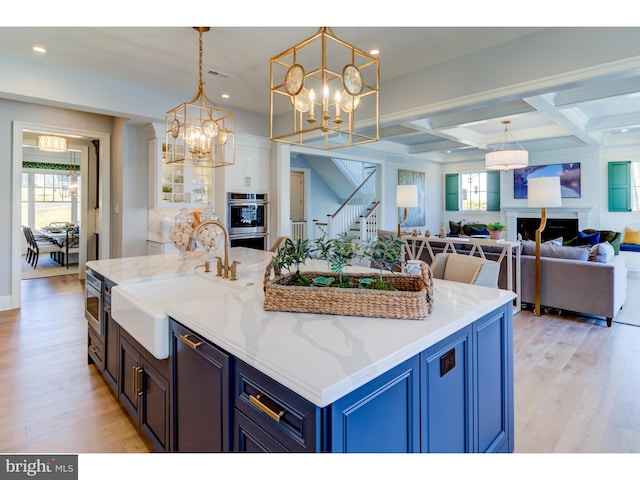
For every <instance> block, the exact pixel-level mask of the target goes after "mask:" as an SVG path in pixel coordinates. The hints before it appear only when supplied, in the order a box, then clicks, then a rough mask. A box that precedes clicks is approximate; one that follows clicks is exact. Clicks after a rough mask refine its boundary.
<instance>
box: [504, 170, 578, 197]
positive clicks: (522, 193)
mask: <svg viewBox="0 0 640 480" xmlns="http://www.w3.org/2000/svg"><path fill="white" fill-rule="evenodd" d="M536 177H560V190H561V193H562V198H580V196H581V192H580V163H558V164H554V165H535V166H530V167H525V168H519V169H516V170H514V171H513V198H527V197H528V185H529V179H530V178H536Z"/></svg>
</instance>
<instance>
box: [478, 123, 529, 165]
mask: <svg viewBox="0 0 640 480" xmlns="http://www.w3.org/2000/svg"><path fill="white" fill-rule="evenodd" d="M510 123H511V122H510V121H509V120H503V121H502V124H503V125H504V132H502V136H501V137H500V145H499V147H496V149H495V150H494V151H493V152H489V153H487V155H486V156H485V168H486V169H487V170H504V171H507V170H515V169H517V168H524V167H526V166H528V165H529V152H527V151H526V150H525V149H524V148H523V147H522V145H520V143H518V142H517V141H516V139H515V138H513V135H511V134H510V133H509V129H508V126H509V124H510ZM509 135H511V139H512V140H513V143H515V144H516V145H517V146H518V147H520V148H513V149H510V148H508V146H509Z"/></svg>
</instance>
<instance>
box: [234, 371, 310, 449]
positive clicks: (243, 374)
mask: <svg viewBox="0 0 640 480" xmlns="http://www.w3.org/2000/svg"><path fill="white" fill-rule="evenodd" d="M235 361H236V369H235V388H234V391H235V401H234V403H235V407H236V408H237V409H238V410H240V411H241V412H243V413H244V414H245V415H246V416H247V417H249V418H250V419H251V420H253V422H255V423H256V424H257V425H259V426H260V427H261V428H262V429H263V430H264V431H265V432H267V433H268V434H269V435H271V436H272V437H273V438H274V439H275V440H277V441H278V442H279V443H281V444H282V445H283V446H284V447H286V449H287V450H289V451H292V452H315V451H317V450H318V448H319V445H318V444H319V442H318V440H317V431H318V429H317V426H316V418H317V417H318V416H319V414H318V412H317V410H318V408H317V407H316V406H315V405H313V404H312V403H310V402H308V401H307V400H305V399H304V398H302V397H301V396H299V395H298V394H296V393H294V392H292V391H291V390H289V389H287V388H285V387H283V386H282V385H280V384H279V383H278V382H276V381H274V380H272V379H270V378H269V377H267V376H266V375H264V374H263V373H260V372H259V371H258V370H256V369H255V368H253V367H251V366H249V365H247V364H246V363H244V362H242V361H241V360H238V359H236V360H235Z"/></svg>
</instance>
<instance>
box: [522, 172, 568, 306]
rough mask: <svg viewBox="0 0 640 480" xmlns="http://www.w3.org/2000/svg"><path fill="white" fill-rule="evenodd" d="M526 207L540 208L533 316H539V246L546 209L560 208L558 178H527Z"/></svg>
mask: <svg viewBox="0 0 640 480" xmlns="http://www.w3.org/2000/svg"><path fill="white" fill-rule="evenodd" d="M527 183H528V191H529V192H528V193H529V199H528V206H529V208H541V209H542V214H541V216H540V226H539V227H538V229H537V230H536V279H535V302H536V305H535V310H534V314H535V315H536V316H537V317H539V316H540V244H541V243H542V232H543V231H544V229H545V227H546V226H547V208H549V207H561V206H562V198H561V197H562V195H561V191H560V177H538V178H529V179H528V181H527Z"/></svg>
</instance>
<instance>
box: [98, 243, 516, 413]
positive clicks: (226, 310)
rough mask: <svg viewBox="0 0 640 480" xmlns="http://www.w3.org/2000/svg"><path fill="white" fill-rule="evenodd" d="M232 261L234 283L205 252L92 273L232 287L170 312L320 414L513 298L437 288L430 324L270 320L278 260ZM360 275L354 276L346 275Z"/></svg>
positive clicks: (235, 251)
mask: <svg viewBox="0 0 640 480" xmlns="http://www.w3.org/2000/svg"><path fill="white" fill-rule="evenodd" d="M230 256H231V258H232V259H234V260H239V261H240V262H241V264H240V265H239V270H238V277H239V279H238V280H237V281H235V282H231V281H230V280H227V279H221V278H218V277H216V276H215V273H213V272H211V273H204V272H203V269H202V268H197V269H196V268H194V267H196V266H197V265H201V264H202V263H203V258H204V257H203V254H202V253H200V252H192V253H191V254H190V255H189V258H188V259H187V260H186V261H184V262H181V261H180V260H179V259H178V255H177V254H172V255H151V256H146V257H131V258H122V259H113V260H98V261H91V262H87V266H88V267H89V268H91V269H93V270H95V271H97V272H98V273H100V274H102V275H104V276H105V277H106V278H109V279H110V280H112V281H114V282H116V283H118V284H126V283H129V282H136V281H141V279H144V278H149V277H163V276H167V275H173V274H180V275H192V274H196V275H198V276H201V277H202V278H207V279H209V280H211V282H212V285H211V288H212V289H215V288H216V285H217V284H220V283H221V284H223V285H224V286H225V287H230V289H231V290H230V291H229V292H228V293H227V294H225V295H211V296H210V297H207V298H201V299H199V300H197V301H193V300H192V299H189V301H184V302H181V301H175V302H173V303H171V304H169V305H167V306H166V307H165V312H166V313H167V314H168V315H169V316H170V317H172V318H174V319H175V320H177V321H178V322H180V323H182V324H183V325H185V326H186V327H188V328H190V329H192V330H194V331H195V332H196V333H197V334H199V335H201V336H202V337H203V338H205V339H207V340H209V341H211V342H212V343H214V344H216V345H217V346H219V347H220V348H222V349H224V350H225V351H227V352H229V353H230V354H232V355H234V356H236V357H237V358H239V359H241V360H243V361H244V362H246V363H248V364H249V365H252V366H253V367H255V368H256V369H258V370H260V371H261V372H263V373H264V374H266V375H268V376H269V377H271V378H273V379H274V380H276V381H278V382H280V383H281V384H282V385H284V386H286V387H288V388H289V389H291V390H293V391H294V392H296V393H298V394H299V395H301V396H302V397H304V398H306V399H307V400H309V401H310V402H312V403H313V404H315V405H317V406H319V407H324V406H327V405H329V404H331V403H332V402H334V401H335V400H337V399H339V398H341V397H343V396H344V395H346V394H348V393H350V392H351V391H353V390H355V389H356V388H358V387H360V386H362V385H364V384H365V383H367V382H368V381H370V380H372V379H374V378H376V377H377V376H378V375H380V374H382V373H384V372H385V371H387V370H389V369H390V368H392V367H394V366H396V365H398V364H400V363H401V362H403V361H405V360H407V359H409V358H411V357H412V356H414V355H416V354H418V353H420V352H421V351H423V350H425V349H427V348H429V347H430V346H432V345H434V344H435V343H437V342H438V341H440V340H442V339H444V338H446V337H447V336H449V335H450V334H452V333H454V332H456V331H457V330H459V329H461V328H463V327H465V326H467V325H469V324H470V323H472V322H473V321H475V320H477V319H478V318H480V317H482V316H483V315H484V314H486V313H489V312H491V311H492V310H495V309H496V308H498V307H500V306H502V305H504V304H506V303H510V302H511V301H512V299H513V298H514V297H515V295H514V294H513V293H512V292H510V291H506V290H499V289H492V288H486V287H479V286H472V285H466V284H461V283H456V282H448V281H445V280H435V286H434V287H435V288H434V298H435V300H434V305H433V311H432V313H431V314H430V315H429V316H428V317H427V319H426V320H397V319H386V318H370V317H351V316H338V315H318V314H308V313H288V312H267V311H265V310H264V309H263V301H264V293H263V278H264V272H265V267H266V265H267V263H268V261H269V259H270V258H271V254H270V253H268V252H263V251H258V250H251V249H244V248H232V249H231V253H230ZM324 265H325V264H324V262H318V261H312V262H310V264H308V265H306V266H305V267H304V268H305V269H308V270H320V269H322V270H324V269H325V266H324ZM361 268H362V267H360V268H358V267H347V271H348V269H352V271H355V270H356V269H357V270H359V271H361ZM176 281H180V279H179V277H177V278H176ZM167 334H168V332H167Z"/></svg>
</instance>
